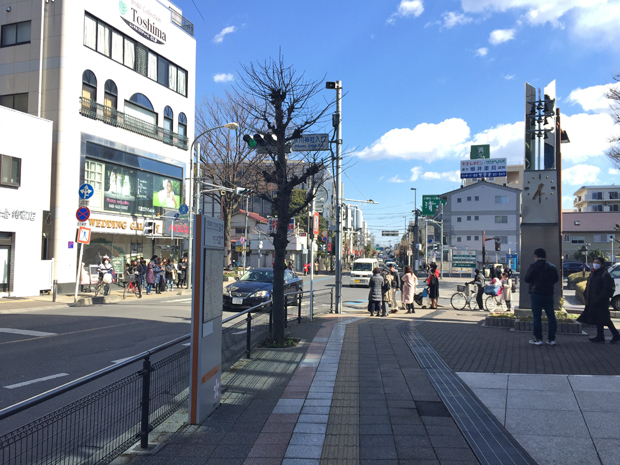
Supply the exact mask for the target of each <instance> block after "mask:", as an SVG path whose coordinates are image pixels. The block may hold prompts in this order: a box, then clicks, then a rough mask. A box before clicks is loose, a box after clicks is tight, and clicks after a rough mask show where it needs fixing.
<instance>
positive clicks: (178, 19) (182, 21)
mask: <svg viewBox="0 0 620 465" xmlns="http://www.w3.org/2000/svg"><path fill="white" fill-rule="evenodd" d="M170 12H171V13H172V22H173V23H174V24H176V25H177V26H179V27H180V28H181V29H183V30H184V31H185V32H187V33H188V34H189V35H190V36H192V37H194V23H192V22H191V21H190V20H189V19H187V18H184V17H183V16H182V15H180V14H179V13H178V12H176V11H174V10H173V9H172V8H170Z"/></svg>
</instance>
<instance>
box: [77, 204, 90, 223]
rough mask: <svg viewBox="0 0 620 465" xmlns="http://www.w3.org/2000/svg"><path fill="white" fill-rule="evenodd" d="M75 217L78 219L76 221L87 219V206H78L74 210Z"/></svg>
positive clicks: (88, 214)
mask: <svg viewBox="0 0 620 465" xmlns="http://www.w3.org/2000/svg"><path fill="white" fill-rule="evenodd" d="M75 217H76V218H77V219H78V221H86V220H88V218H90V210H89V209H88V207H80V208H78V209H77V211H76V212H75Z"/></svg>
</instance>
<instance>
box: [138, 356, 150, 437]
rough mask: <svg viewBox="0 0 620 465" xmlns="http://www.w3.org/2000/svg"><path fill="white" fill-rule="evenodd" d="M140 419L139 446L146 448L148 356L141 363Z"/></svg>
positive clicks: (148, 407) (148, 405) (147, 426)
mask: <svg viewBox="0 0 620 465" xmlns="http://www.w3.org/2000/svg"><path fill="white" fill-rule="evenodd" d="M140 375H141V376H142V402H141V403H140V405H141V406H142V420H141V427H140V447H141V448H142V449H147V448H148V447H149V409H150V404H151V399H150V395H151V392H150V391H151V360H150V358H149V357H146V358H145V359H144V362H143V363H142V371H141V372H140Z"/></svg>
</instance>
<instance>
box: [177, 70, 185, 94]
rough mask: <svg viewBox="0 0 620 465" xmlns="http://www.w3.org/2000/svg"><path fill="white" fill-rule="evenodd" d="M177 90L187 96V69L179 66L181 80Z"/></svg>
mask: <svg viewBox="0 0 620 465" xmlns="http://www.w3.org/2000/svg"><path fill="white" fill-rule="evenodd" d="M177 92H178V93H179V94H181V95H183V96H185V97H187V71H185V70H184V69H181V68H179V82H178V86H177Z"/></svg>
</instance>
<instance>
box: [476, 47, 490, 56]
mask: <svg viewBox="0 0 620 465" xmlns="http://www.w3.org/2000/svg"><path fill="white" fill-rule="evenodd" d="M487 53H489V49H488V48H486V47H481V48H479V49H478V50H476V56H477V57H485V56H487Z"/></svg>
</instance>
